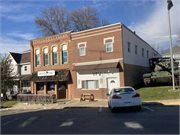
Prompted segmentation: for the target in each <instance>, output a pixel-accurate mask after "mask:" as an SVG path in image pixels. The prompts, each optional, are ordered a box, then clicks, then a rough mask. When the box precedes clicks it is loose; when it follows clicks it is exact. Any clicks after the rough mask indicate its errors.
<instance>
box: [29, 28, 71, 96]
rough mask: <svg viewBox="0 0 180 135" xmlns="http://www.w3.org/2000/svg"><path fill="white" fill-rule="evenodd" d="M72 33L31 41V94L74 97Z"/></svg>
mask: <svg viewBox="0 0 180 135" xmlns="http://www.w3.org/2000/svg"><path fill="white" fill-rule="evenodd" d="M70 35H71V32H65V33H62V34H57V35H54V36H49V37H44V38H40V39H35V40H31V61H32V62H31V74H32V77H31V79H30V81H31V93H33V94H56V98H57V99H59V98H67V99H71V97H73V95H72V93H73V92H72V90H73V84H72V73H71V72H72V43H71V40H70V39H71V38H70Z"/></svg>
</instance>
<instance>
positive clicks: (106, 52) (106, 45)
mask: <svg viewBox="0 0 180 135" xmlns="http://www.w3.org/2000/svg"><path fill="white" fill-rule="evenodd" d="M108 43H111V48H112V49H111V51H109V52H108V51H107V44H108ZM108 48H109V47H108ZM111 52H113V42H106V53H111Z"/></svg>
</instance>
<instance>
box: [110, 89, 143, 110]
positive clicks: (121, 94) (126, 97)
mask: <svg viewBox="0 0 180 135" xmlns="http://www.w3.org/2000/svg"><path fill="white" fill-rule="evenodd" d="M107 96H108V106H109V108H111V112H114V109H115V108H119V107H134V106H135V107H136V108H137V110H141V107H142V103H141V97H140V95H139V93H137V92H136V90H135V89H134V88H133V87H129V86H126V87H119V88H113V89H112V90H111V91H110V94H107Z"/></svg>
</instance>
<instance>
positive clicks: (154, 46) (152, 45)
mask: <svg viewBox="0 0 180 135" xmlns="http://www.w3.org/2000/svg"><path fill="white" fill-rule="evenodd" d="M151 47H152V48H153V49H154V50H156V51H157V52H158V53H159V54H161V55H163V54H164V53H165V52H167V51H168V50H169V49H164V48H163V47H162V46H160V45H159V44H156V43H151Z"/></svg>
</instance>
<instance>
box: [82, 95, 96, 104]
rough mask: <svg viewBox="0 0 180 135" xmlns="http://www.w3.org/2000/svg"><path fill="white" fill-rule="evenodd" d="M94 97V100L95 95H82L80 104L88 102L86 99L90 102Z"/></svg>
mask: <svg viewBox="0 0 180 135" xmlns="http://www.w3.org/2000/svg"><path fill="white" fill-rule="evenodd" d="M92 97H93V99H94V96H93V94H81V98H80V102H81V101H82V100H83V101H84V100H86V99H88V100H89V102H90V101H91V99H92Z"/></svg>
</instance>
